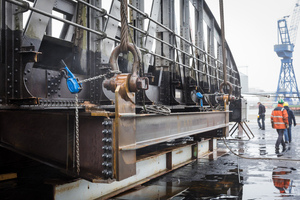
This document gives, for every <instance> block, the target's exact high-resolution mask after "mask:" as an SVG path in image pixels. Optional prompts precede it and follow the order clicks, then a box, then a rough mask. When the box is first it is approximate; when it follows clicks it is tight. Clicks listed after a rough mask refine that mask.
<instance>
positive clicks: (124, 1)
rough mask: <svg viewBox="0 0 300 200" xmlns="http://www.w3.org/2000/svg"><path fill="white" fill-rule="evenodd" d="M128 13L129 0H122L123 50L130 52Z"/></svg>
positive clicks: (121, 46) (123, 51)
mask: <svg viewBox="0 0 300 200" xmlns="http://www.w3.org/2000/svg"><path fill="white" fill-rule="evenodd" d="M127 13H128V5H127V0H121V9H120V15H121V44H120V48H121V52H122V53H127V52H128V48H127V46H128V44H129V42H128V24H127Z"/></svg>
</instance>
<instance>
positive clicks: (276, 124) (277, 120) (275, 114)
mask: <svg viewBox="0 0 300 200" xmlns="http://www.w3.org/2000/svg"><path fill="white" fill-rule="evenodd" d="M283 103H284V101H283V100H282V99H279V100H278V105H277V107H276V108H274V110H273V111H272V114H271V124H272V128H275V129H276V130H277V133H278V138H277V141H276V144H275V153H279V145H280V144H281V145H282V151H285V150H286V148H285V143H284V141H283V134H284V129H286V128H289V119H288V113H287V111H286V109H284V107H283Z"/></svg>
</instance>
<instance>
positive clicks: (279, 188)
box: [115, 115, 300, 200]
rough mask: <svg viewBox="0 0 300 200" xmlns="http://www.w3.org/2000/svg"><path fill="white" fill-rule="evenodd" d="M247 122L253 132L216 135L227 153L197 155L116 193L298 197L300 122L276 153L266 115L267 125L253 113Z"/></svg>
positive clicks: (179, 196)
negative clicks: (214, 156) (262, 126)
mask: <svg viewBox="0 0 300 200" xmlns="http://www.w3.org/2000/svg"><path fill="white" fill-rule="evenodd" d="M297 121H298V122H300V117H297ZM232 125H233V124H231V126H232ZM247 125H248V126H249V128H250V129H251V131H252V133H253V134H254V136H255V137H254V138H251V139H250V140H249V139H248V137H247V135H246V134H245V133H244V134H243V135H242V136H241V137H237V136H238V134H237V132H236V133H234V134H233V135H232V136H231V137H227V138H226V140H225V143H226V144H225V143H224V141H223V140H222V139H220V140H218V147H219V148H220V149H227V151H228V153H227V154H225V155H223V156H221V157H219V158H218V159H213V160H211V159H208V158H201V159H198V160H197V161H195V162H193V163H190V164H189V165H186V166H184V167H182V168H180V169H177V170H175V171H173V172H170V173H168V174H166V175H164V176H162V177H159V178H157V179H154V180H152V181H150V182H148V183H146V184H144V185H142V186H141V187H139V188H135V189H134V190H132V191H130V192H127V193H126V194H122V195H119V196H118V197H115V199H174V200H177V199H300V154H299V153H300V124H298V125H297V126H296V127H294V126H293V127H292V136H293V137H292V142H291V143H290V144H288V146H287V147H288V150H287V151H286V152H285V153H284V154H282V155H281V154H279V155H278V154H276V153H275V142H276V140H277V132H276V130H275V129H272V127H271V124H270V118H269V116H268V115H267V116H266V130H259V129H258V125H257V122H256V118H255V116H252V117H250V121H249V122H248V123H247ZM249 135H251V134H250V133H249ZM226 145H227V146H228V148H230V149H231V151H230V150H229V149H228V148H227V146H226ZM235 154H236V155H235ZM239 156H242V157H244V158H242V157H239Z"/></svg>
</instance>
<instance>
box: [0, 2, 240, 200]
mask: <svg viewBox="0 0 300 200" xmlns="http://www.w3.org/2000/svg"><path fill="white" fill-rule="evenodd" d="M0 11H1V15H0V31H1V37H0V66H1V71H0V81H1V85H0V146H1V148H0V151H3V150H4V149H5V150H7V149H8V150H10V151H11V152H16V153H17V154H20V155H24V156H26V157H29V158H32V159H34V160H37V161H39V162H41V163H44V164H46V165H48V166H51V167H53V168H55V169H59V170H60V171H61V172H62V173H64V174H66V175H67V176H69V177H71V178H72V180H68V181H67V182H63V181H57V182H53V181H52V182H51V184H52V185H53V188H54V189H53V191H54V194H53V196H54V198H55V199H64V198H66V197H67V198H68V199H95V198H99V197H101V198H108V197H110V196H112V195H115V194H117V193H120V192H122V191H125V190H126V189H129V188H132V187H134V186H136V185H139V184H141V183H143V182H145V181H147V180H149V179H151V178H154V177H157V176H159V175H162V174H164V173H167V172H169V171H170V170H174V169H176V168H178V167H180V166H182V165H184V164H187V163H189V162H192V161H194V160H195V159H197V158H198V157H200V156H202V155H205V154H210V153H213V152H215V151H216V150H217V144H216V141H217V138H219V137H223V136H226V135H228V127H229V121H236V122H240V121H244V120H246V115H245V112H244V111H245V104H246V101H245V100H244V99H243V98H242V96H241V84H240V76H239V72H238V70H237V66H236V63H235V61H234V58H233V55H232V54H231V51H230V49H229V46H228V44H227V43H226V41H225V37H224V34H222V31H221V29H220V27H219V26H218V24H217V22H216V20H215V18H214V16H213V14H212V13H211V11H210V9H209V8H208V6H207V4H206V3H205V1H204V0H194V1H189V0H179V1H173V0H171V1H161V0H152V1H148V0H147V1H144V0H131V1H129V2H127V1H125V0H121V1H118V0H111V1H107V0H105V1H101V0H89V1H84V0H47V1H46V0H35V1H33V0H28V1H18V0H0ZM222 44H223V45H222ZM200 94H201V95H200ZM197 96H198V97H201V98H202V99H201V102H202V103H200V101H199V99H198V98H197ZM229 105H230V110H232V111H233V112H232V111H230V110H229ZM170 144H173V145H170ZM5 154H6V156H5V158H6V159H2V160H1V162H0V165H1V164H7V163H9V162H11V161H12V160H13V156H7V155H8V153H5ZM0 155H2V154H1V152H0Z"/></svg>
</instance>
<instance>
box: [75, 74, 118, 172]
mask: <svg viewBox="0 0 300 200" xmlns="http://www.w3.org/2000/svg"><path fill="white" fill-rule="evenodd" d="M109 73H111V74H120V73H121V72H120V71H118V70H114V71H110V72H109ZM105 76H106V74H101V75H99V76H95V77H92V78H87V79H84V80H81V81H78V83H86V82H89V81H93V80H96V79H100V78H103V77H105ZM75 142H76V145H75V149H76V168H77V174H78V175H79V172H80V156H79V112H78V93H77V94H75Z"/></svg>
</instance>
